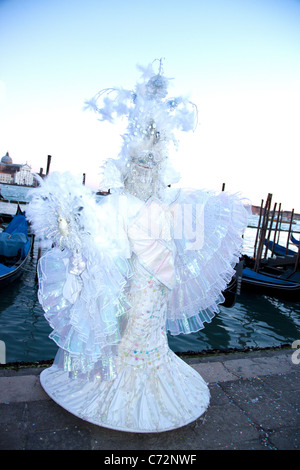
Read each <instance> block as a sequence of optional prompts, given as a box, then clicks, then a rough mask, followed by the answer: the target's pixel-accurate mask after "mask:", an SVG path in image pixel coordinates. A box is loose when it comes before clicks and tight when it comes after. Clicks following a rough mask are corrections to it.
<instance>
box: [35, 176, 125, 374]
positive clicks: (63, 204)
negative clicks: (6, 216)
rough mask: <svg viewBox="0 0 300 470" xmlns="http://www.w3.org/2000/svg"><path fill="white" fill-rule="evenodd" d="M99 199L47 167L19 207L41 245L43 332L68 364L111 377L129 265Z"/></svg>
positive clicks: (78, 370) (75, 369)
mask: <svg viewBox="0 0 300 470" xmlns="http://www.w3.org/2000/svg"><path fill="white" fill-rule="evenodd" d="M103 202H104V204H97V203H96V201H95V199H94V197H93V196H92V194H91V193H90V192H89V191H88V189H87V188H85V187H84V186H83V185H82V184H80V183H79V182H78V181H76V179H74V177H73V176H72V175H70V174H55V173H53V174H51V175H50V176H49V177H48V178H47V179H46V180H45V181H42V182H41V186H40V187H39V188H37V189H36V190H34V191H33V198H32V201H31V203H30V204H29V207H28V209H27V211H26V215H27V218H28V219H29V221H30V222H31V224H32V228H33V230H34V232H35V234H36V236H37V237H39V238H40V239H41V241H42V243H43V244H44V245H46V248H47V251H46V253H45V254H44V255H43V256H42V257H41V259H40V260H39V264H38V277H39V292H38V296H39V301H40V303H41V305H42V307H43V309H44V312H45V317H46V319H47V321H48V322H49V324H50V326H51V328H52V332H51V334H50V337H51V338H52V339H53V340H54V341H55V342H56V343H57V345H58V346H59V348H61V349H62V351H63V355H64V362H65V366H66V367H67V369H68V370H69V371H70V372H73V373H90V372H91V371H92V370H93V369H94V366H95V364H96V363H98V367H97V370H100V369H101V371H102V373H103V378H104V379H106V380H110V379H111V378H112V377H113V375H114V352H115V351H114V349H115V345H116V344H117V343H118V342H119V340H120V337H121V332H122V318H123V317H124V313H125V312H126V311H127V310H128V309H129V304H128V302H127V299H126V295H125V286H126V283H127V279H128V277H130V275H131V273H130V265H129V263H128V261H127V256H128V253H127V251H128V244H127V241H126V237H125V236H124V234H123V240H122V243H119V240H116V238H115V236H114V230H115V229H114V228H113V227H112V224H111V223H109V220H108V216H109V217H110V220H112V219H113V214H112V207H110V209H109V211H108V210H107V207H106V204H105V200H103ZM116 227H117V226H116ZM99 361H100V362H101V364H102V366H101V365H100V366H99Z"/></svg>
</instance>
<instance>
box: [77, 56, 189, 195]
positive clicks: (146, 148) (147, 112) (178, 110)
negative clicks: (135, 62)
mask: <svg viewBox="0 0 300 470" xmlns="http://www.w3.org/2000/svg"><path fill="white" fill-rule="evenodd" d="M157 62H159V70H158V72H155V71H154V64H156V63H157ZM138 68H139V69H140V71H141V72H142V75H141V79H142V80H141V81H139V82H137V84H136V86H135V89H134V90H125V89H123V88H106V89H103V90H101V91H99V92H98V93H97V94H96V95H95V96H94V97H93V98H92V99H91V100H89V101H86V108H89V109H92V110H93V111H95V112H96V113H97V114H98V115H99V116H100V117H99V120H100V121H108V122H111V123H114V122H116V120H117V119H119V118H124V117H126V118H127V120H128V126H127V131H126V133H125V134H124V135H123V136H122V138H123V145H122V147H121V151H120V154H119V155H118V158H116V159H111V158H110V159H108V160H107V161H106V163H105V166H104V172H103V176H104V178H103V180H102V185H104V187H105V186H106V187H109V188H111V189H113V188H121V187H125V189H127V190H128V191H129V192H131V193H133V194H134V192H135V186H136V185H138V184H139V183H144V184H145V183H147V181H146V180H145V178H146V179H147V178H148V179H149V178H150V179H151V181H152V186H153V185H154V186H155V187H156V192H157V193H159V192H160V191H161V190H162V189H163V188H164V187H166V186H167V185H168V184H171V183H174V182H177V181H178V180H179V179H180V178H179V175H178V173H177V172H175V170H174V169H172V167H171V165H170V162H169V158H168V147H169V145H170V144H172V143H173V144H174V145H175V147H176V146H177V140H176V138H175V131H176V130H179V131H184V132H188V131H191V130H194V129H195V128H196V126H197V107H196V105H195V104H194V103H192V102H191V101H190V100H189V99H187V98H184V97H183V96H178V97H172V98H169V97H168V88H169V84H170V81H171V79H170V78H167V77H165V76H164V75H163V68H162V59H156V60H154V61H153V62H152V63H151V64H149V65H148V66H147V67H142V66H138ZM149 170H150V171H149ZM143 171H144V174H143ZM135 173H136V177H134V175H135ZM143 178H144V181H143Z"/></svg>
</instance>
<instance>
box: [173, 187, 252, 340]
mask: <svg viewBox="0 0 300 470" xmlns="http://www.w3.org/2000/svg"><path fill="white" fill-rule="evenodd" d="M175 210H176V211H177V212H175V213H177V221H175V228H174V233H175V237H174V241H175V245H176V256H175V268H176V284H175V286H174V287H173V289H172V290H171V291H170V296H169V304H168V313H167V329H168V330H169V331H170V333H171V334H172V335H178V334H180V333H184V334H188V333H191V332H195V331H198V330H200V329H202V328H203V327H204V322H210V321H211V319H212V318H213V317H214V315H215V313H217V312H219V308H218V305H219V304H220V303H222V302H223V301H224V297H223V294H222V292H223V291H224V290H225V289H226V287H227V285H228V284H229V282H230V280H231V278H232V276H233V275H234V272H235V271H234V267H235V265H236V263H237V262H238V261H239V256H240V253H241V247H242V235H243V232H244V230H245V227H246V226H247V221H248V217H249V215H250V213H251V206H250V204H249V202H248V201H246V200H245V201H243V200H242V199H241V198H240V197H239V196H238V195H231V194H228V193H225V192H222V193H220V194H214V193H211V192H204V191H199V190H185V191H181V192H180V194H179V196H178V198H177V200H176V201H175V202H174V203H173V211H175ZM178 211H179V212H180V215H181V217H179V216H178ZM182 220H183V222H184V224H185V226H186V227H189V229H186V230H184V226H183V228H181V227H178V225H179V224H181V223H182ZM176 223H177V226H176ZM176 235H177V236H176ZM194 248H195V249H194Z"/></svg>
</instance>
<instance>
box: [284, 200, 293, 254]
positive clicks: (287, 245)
mask: <svg viewBox="0 0 300 470" xmlns="http://www.w3.org/2000/svg"><path fill="white" fill-rule="evenodd" d="M293 218H294V209H293V210H292V214H291V220H290V226H289V231H288V236H287V241H286V249H285V254H286V255H287V254H288V251H289V243H290V236H291V231H292V223H293Z"/></svg>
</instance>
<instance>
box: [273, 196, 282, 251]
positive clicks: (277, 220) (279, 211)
mask: <svg viewBox="0 0 300 470" xmlns="http://www.w3.org/2000/svg"><path fill="white" fill-rule="evenodd" d="M280 214H281V202H280V204H279V207H278V215H277V219H276V226H275V232H274V238H273V246H272V253H271V258H272V257H273V256H274V249H275V243H276V235H277V230H278V224H279V216H280Z"/></svg>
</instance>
